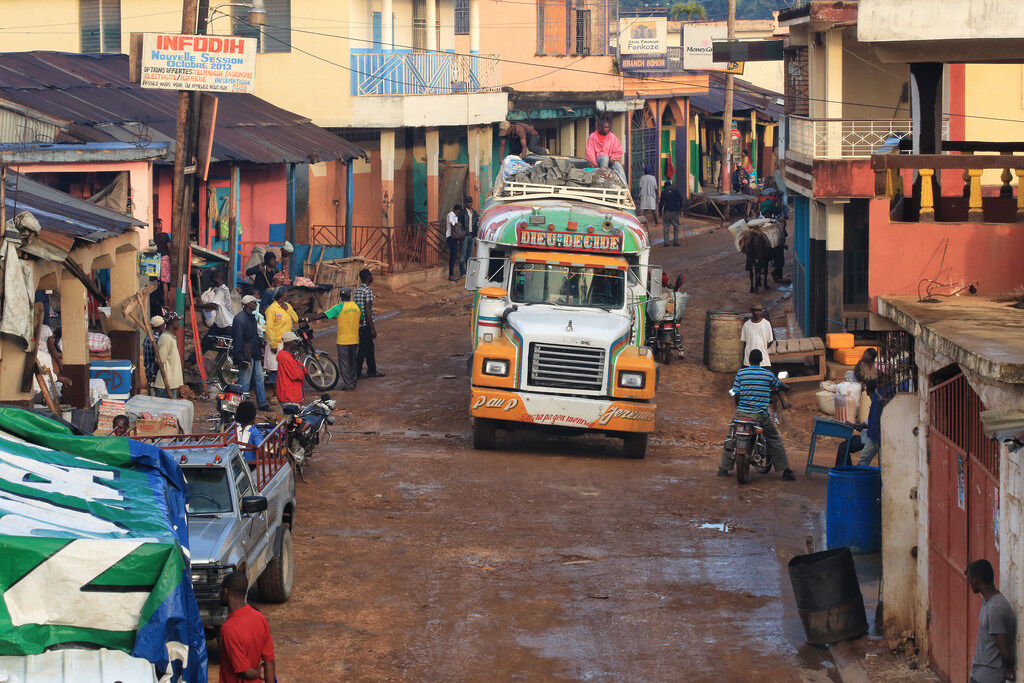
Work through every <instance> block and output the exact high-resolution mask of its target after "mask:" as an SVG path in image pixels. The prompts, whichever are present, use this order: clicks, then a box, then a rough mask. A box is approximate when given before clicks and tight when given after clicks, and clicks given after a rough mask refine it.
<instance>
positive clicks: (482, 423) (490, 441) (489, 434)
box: [473, 417, 497, 451]
mask: <svg viewBox="0 0 1024 683" xmlns="http://www.w3.org/2000/svg"><path fill="white" fill-rule="evenodd" d="M496 442H497V436H496V434H495V427H494V420H491V419H489V418H486V417H474V418H473V448H475V449H477V450H478V451H490V450H494V444H495V443H496Z"/></svg>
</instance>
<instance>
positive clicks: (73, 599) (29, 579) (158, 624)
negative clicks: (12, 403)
mask: <svg viewBox="0 0 1024 683" xmlns="http://www.w3.org/2000/svg"><path fill="white" fill-rule="evenodd" d="M185 495H186V485H185V479H184V477H183V475H182V472H181V467H180V466H179V465H178V463H177V462H176V461H175V460H174V459H173V458H172V457H171V456H170V455H169V454H168V453H167V452H166V451H163V450H161V449H159V448H157V447H155V446H152V445H149V444H143V443H140V442H138V441H134V440H131V439H127V438H124V437H89V436H73V435H72V434H71V431H70V430H69V429H68V428H67V427H65V426H64V425H61V424H59V423H57V422H54V421H53V420H49V419H47V418H45V417H42V416H39V415H36V414H34V413H30V412H28V411H25V410H20V409H17V408H7V407H0V557H3V558H4V561H3V562H2V563H0V655H8V656H28V655H36V654H40V653H42V652H46V651H49V650H53V649H61V648H67V647H71V648H78V649H99V648H107V649H111V650H119V651H121V652H125V653H128V654H129V655H131V656H133V657H137V658H139V659H144V660H148V661H149V662H150V663H152V665H153V667H154V672H155V673H156V674H157V678H158V679H159V680H160V681H162V682H166V683H200V681H202V682H203V683H205V681H206V678H207V673H206V638H205V635H204V633H203V624H202V620H201V618H200V616H199V606H198V605H197V603H196V598H195V594H194V593H193V592H192V580H191V571H190V569H189V563H188V559H187V555H186V553H187V547H188V525H187V521H186V518H185Z"/></svg>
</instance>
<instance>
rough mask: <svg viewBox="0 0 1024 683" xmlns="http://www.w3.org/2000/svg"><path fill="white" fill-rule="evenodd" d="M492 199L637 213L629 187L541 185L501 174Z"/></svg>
mask: <svg viewBox="0 0 1024 683" xmlns="http://www.w3.org/2000/svg"><path fill="white" fill-rule="evenodd" d="M491 198H492V199H496V200H499V201H530V200H535V199H568V200H572V201H578V202H586V203H588V204H600V205H602V206H608V207H611V208H614V209H623V210H626V211H635V210H636V205H635V204H633V197H632V196H631V195H630V193H629V188H628V187H584V186H569V185H540V184H535V183H523V182H518V181H515V180H504V179H502V178H501V176H500V174H499V177H498V182H497V184H496V185H495V186H494V189H493V190H492V191H491Z"/></svg>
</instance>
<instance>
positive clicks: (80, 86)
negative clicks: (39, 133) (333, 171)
mask: <svg viewBox="0 0 1024 683" xmlns="http://www.w3.org/2000/svg"><path fill="white" fill-rule="evenodd" d="M218 98H219V100H220V101H219V103H218V107H217V127H216V131H215V133H214V142H213V160H214V161H239V162H244V161H248V162H252V163H261V164H271V163H282V162H292V163H302V162H316V161H331V160H337V159H341V160H348V159H352V158H355V157H365V156H366V152H365V151H364V150H363V149H362V148H360V147H359V146H357V145H354V144H352V143H350V142H348V141H347V140H345V139H344V138H341V137H339V136H337V135H335V134H334V133H331V132H329V131H327V130H325V129H323V128H320V127H319V126H317V125H315V124H313V123H312V122H311V121H310V120H309V119H307V118H304V117H302V116H299V115H298V114H293V113H292V112H289V111H285V110H284V109H281V108H279V107H275V106H274V105H272V104H270V103H269V102H266V101H264V100H261V99H260V98H258V97H256V96H254V95H247V94H236V93H228V94H219V95H218ZM0 100H7V101H9V102H14V103H16V104H19V105H22V106H25V107H28V108H30V109H32V110H34V111H36V112H39V113H42V114H45V115H47V116H50V117H53V118H55V119H59V120H61V121H64V122H66V127H67V130H68V132H69V134H70V135H71V136H72V137H74V138H76V139H78V140H81V141H83V142H140V141H142V142H147V141H154V142H170V143H171V152H170V154H169V155H168V161H171V160H173V156H174V151H173V149H174V137H175V118H176V114H177V107H178V96H177V92H176V91H173V90H151V89H145V90H144V89H143V88H142V87H141V86H139V85H137V84H135V83H130V82H129V81H128V57H127V56H126V55H106V54H103V55H100V54H89V55H84V54H71V53H63V52H10V53H4V54H0ZM7 142H22V141H21V140H8V141H7ZM28 142H32V141H31V140H29V141H28Z"/></svg>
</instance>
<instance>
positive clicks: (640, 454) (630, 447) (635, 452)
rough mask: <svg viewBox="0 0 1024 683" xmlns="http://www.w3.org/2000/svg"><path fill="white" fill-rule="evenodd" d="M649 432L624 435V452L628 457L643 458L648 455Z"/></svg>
mask: <svg viewBox="0 0 1024 683" xmlns="http://www.w3.org/2000/svg"><path fill="white" fill-rule="evenodd" d="M647 436H648V435H647V432H644V433H642V434H626V435H624V436H623V437H622V452H623V453H624V454H625V456H626V457H627V458H633V459H635V460H641V459H643V458H644V457H645V456H646V455H647Z"/></svg>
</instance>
